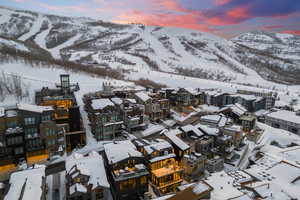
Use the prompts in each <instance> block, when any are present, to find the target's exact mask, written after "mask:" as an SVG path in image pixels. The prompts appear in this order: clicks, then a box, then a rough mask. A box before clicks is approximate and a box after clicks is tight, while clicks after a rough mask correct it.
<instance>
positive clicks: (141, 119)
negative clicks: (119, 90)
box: [111, 98, 149, 132]
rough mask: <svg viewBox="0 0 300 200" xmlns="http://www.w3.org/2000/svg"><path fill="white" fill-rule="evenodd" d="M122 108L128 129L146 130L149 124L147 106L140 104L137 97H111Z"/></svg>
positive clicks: (121, 112) (122, 116) (122, 114)
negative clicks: (146, 113)
mask: <svg viewBox="0 0 300 200" xmlns="http://www.w3.org/2000/svg"><path fill="white" fill-rule="evenodd" d="M111 101H112V102H114V103H115V105H116V106H117V107H118V108H119V110H120V115H121V118H122V121H123V122H124V126H125V127H126V130H127V131H130V132H131V131H136V130H144V129H146V128H147V126H148V121H149V119H148V116H147V115H145V106H144V105H142V104H138V103H137V102H136V100H135V99H120V98H111Z"/></svg>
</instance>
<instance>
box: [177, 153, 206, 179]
mask: <svg viewBox="0 0 300 200" xmlns="http://www.w3.org/2000/svg"><path fill="white" fill-rule="evenodd" d="M205 161H206V156H205V155H202V154H200V153H196V152H191V154H188V155H184V156H183V159H182V166H183V168H184V176H185V179H186V180H195V179H198V178H200V177H201V176H202V175H203V173H204V170H205Z"/></svg>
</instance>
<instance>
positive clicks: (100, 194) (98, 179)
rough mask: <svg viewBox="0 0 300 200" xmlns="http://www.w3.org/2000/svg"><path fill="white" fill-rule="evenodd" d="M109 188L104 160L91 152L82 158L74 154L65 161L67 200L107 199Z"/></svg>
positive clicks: (80, 155)
mask: <svg viewBox="0 0 300 200" xmlns="http://www.w3.org/2000/svg"><path fill="white" fill-rule="evenodd" d="M109 188H110V184H109V182H108V179H107V176H106V171H105V166H104V160H103V158H102V156H101V155H99V153H97V152H95V151H92V152H90V153H89V154H88V155H86V156H84V155H82V154H79V153H74V154H73V155H72V156H70V157H68V158H67V160H66V195H67V199H68V200H77V199H91V200H102V199H107V198H108V196H106V195H107V194H108V191H109Z"/></svg>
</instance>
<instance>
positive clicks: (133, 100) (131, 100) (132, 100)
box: [125, 99, 136, 103]
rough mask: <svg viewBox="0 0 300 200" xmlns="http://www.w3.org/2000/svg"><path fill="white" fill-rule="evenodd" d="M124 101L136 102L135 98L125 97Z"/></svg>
mask: <svg viewBox="0 0 300 200" xmlns="http://www.w3.org/2000/svg"><path fill="white" fill-rule="evenodd" d="M125 101H129V102H130V103H136V100H135V99H125Z"/></svg>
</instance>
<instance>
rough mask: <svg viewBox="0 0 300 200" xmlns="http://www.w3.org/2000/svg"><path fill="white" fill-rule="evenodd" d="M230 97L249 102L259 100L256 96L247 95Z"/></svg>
mask: <svg viewBox="0 0 300 200" xmlns="http://www.w3.org/2000/svg"><path fill="white" fill-rule="evenodd" d="M230 96H233V97H240V98H242V99H245V100H247V101H253V100H256V98H257V97H256V96H254V95H247V94H233V95H230Z"/></svg>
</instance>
